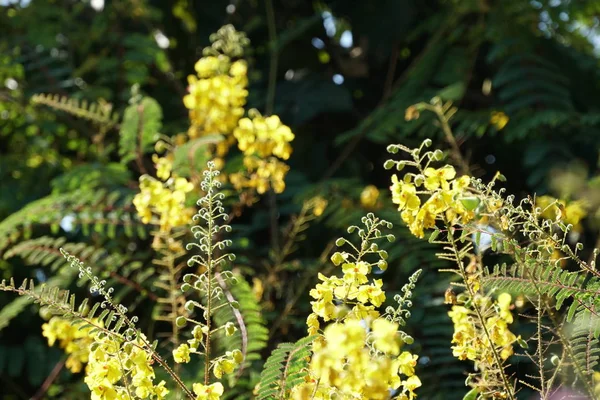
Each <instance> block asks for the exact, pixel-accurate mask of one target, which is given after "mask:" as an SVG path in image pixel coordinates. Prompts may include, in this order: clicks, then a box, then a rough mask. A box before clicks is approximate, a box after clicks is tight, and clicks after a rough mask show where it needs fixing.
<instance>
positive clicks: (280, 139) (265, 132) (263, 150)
mask: <svg viewBox="0 0 600 400" xmlns="http://www.w3.org/2000/svg"><path fill="white" fill-rule="evenodd" d="M248 115H249V116H250V118H242V119H241V120H240V122H239V124H238V127H237V128H236V129H235V130H234V131H233V135H234V136H235V138H236V139H237V141H238V147H239V148H240V150H242V151H243V152H244V154H246V155H254V154H255V155H257V156H259V157H260V158H267V157H270V156H272V155H273V156H277V157H279V158H281V159H284V160H287V159H288V158H290V154H291V153H292V146H290V142H291V141H292V140H294V134H293V133H292V130H291V129H290V128H289V127H287V126H285V125H283V124H282V123H281V120H280V119H279V117H278V116H276V115H272V116H270V117H263V116H262V115H260V113H259V112H258V111H257V110H254V109H252V110H250V111H249V112H248Z"/></svg>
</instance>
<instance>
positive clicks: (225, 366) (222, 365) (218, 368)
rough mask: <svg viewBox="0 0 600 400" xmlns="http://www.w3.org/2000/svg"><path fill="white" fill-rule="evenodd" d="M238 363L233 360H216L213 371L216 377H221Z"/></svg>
mask: <svg viewBox="0 0 600 400" xmlns="http://www.w3.org/2000/svg"><path fill="white" fill-rule="evenodd" d="M235 366H236V363H235V362H234V361H233V360H228V359H222V360H219V361H216V362H215V365H214V367H213V373H214V374H215V377H217V378H218V379H221V378H222V377H223V374H230V373H232V372H233V370H234V369H235Z"/></svg>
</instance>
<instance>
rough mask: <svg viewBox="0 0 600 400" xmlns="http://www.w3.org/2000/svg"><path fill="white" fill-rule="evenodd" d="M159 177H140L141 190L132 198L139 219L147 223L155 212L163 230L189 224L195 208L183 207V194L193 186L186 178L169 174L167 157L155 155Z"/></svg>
mask: <svg viewBox="0 0 600 400" xmlns="http://www.w3.org/2000/svg"><path fill="white" fill-rule="evenodd" d="M154 161H155V162H156V170H157V176H158V177H159V178H160V179H162V181H161V180H158V179H155V178H153V177H151V176H149V175H142V176H141V177H140V193H138V194H137V195H136V196H135V197H134V198H133V204H134V205H135V208H136V210H137V212H138V214H139V216H140V218H141V219H142V222H143V223H145V224H148V223H150V222H151V221H152V217H153V216H154V215H157V216H158V219H159V220H158V224H159V225H160V230H161V231H162V232H169V231H170V230H171V228H173V227H176V226H181V225H186V224H187V223H189V221H190V219H191V218H192V216H193V215H194V209H193V208H188V207H186V206H185V201H186V195H187V193H189V192H191V191H192V190H193V189H194V185H192V183H190V182H188V181H187V179H185V178H180V177H176V176H171V166H172V164H171V162H170V161H169V160H168V159H167V158H158V157H155V158H154Z"/></svg>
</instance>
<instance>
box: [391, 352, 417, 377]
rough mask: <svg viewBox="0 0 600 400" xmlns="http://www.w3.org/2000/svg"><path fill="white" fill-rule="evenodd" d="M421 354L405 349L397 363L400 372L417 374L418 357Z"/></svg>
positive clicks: (408, 374)
mask: <svg viewBox="0 0 600 400" xmlns="http://www.w3.org/2000/svg"><path fill="white" fill-rule="evenodd" d="M418 358H419V356H417V355H414V354H411V353H409V352H408V351H403V352H402V354H400V356H399V357H398V359H397V360H396V361H397V365H398V372H399V373H401V374H404V375H406V376H413V375H414V374H415V366H416V365H417V359H418Z"/></svg>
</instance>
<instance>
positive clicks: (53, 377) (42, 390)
mask: <svg viewBox="0 0 600 400" xmlns="http://www.w3.org/2000/svg"><path fill="white" fill-rule="evenodd" d="M66 362H67V359H66V358H65V357H63V359H62V360H60V361H59V362H57V363H56V365H55V366H54V368H52V371H50V374H49V375H48V377H47V378H46V379H45V380H44V382H43V383H42V385H41V386H40V388H39V389H38V391H37V392H35V394H34V395H33V396H32V397H31V399H30V400H40V399H42V398H43V397H44V395H45V394H46V392H47V391H48V389H49V388H50V385H52V383H53V382H54V381H55V380H56V378H57V377H58V374H60V371H62V369H63V368H64V367H65V363H66Z"/></svg>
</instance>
